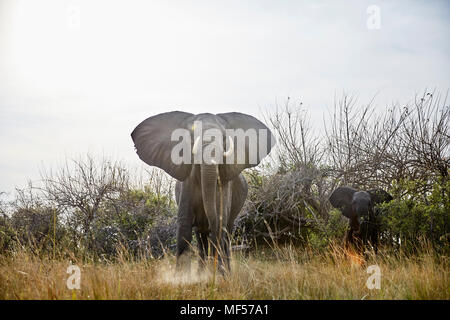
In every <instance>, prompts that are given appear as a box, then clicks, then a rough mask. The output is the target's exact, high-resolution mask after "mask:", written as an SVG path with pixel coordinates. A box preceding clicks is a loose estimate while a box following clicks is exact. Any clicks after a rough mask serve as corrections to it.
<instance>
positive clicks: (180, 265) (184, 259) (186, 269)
mask: <svg viewBox="0 0 450 320" xmlns="http://www.w3.org/2000/svg"><path fill="white" fill-rule="evenodd" d="M176 272H177V274H182V275H187V276H190V274H191V255H190V254H189V253H186V252H185V253H182V254H181V255H179V256H178V257H177V265H176Z"/></svg>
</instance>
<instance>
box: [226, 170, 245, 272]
mask: <svg viewBox="0 0 450 320" xmlns="http://www.w3.org/2000/svg"><path fill="white" fill-rule="evenodd" d="M230 192H231V205H230V214H229V216H228V221H227V226H226V231H225V232H224V233H225V236H224V239H223V251H224V255H223V264H224V267H225V269H226V270H227V271H229V272H230V271H231V264H230V261H231V237H232V232H233V228H234V220H235V219H236V217H237V216H238V215H239V212H241V209H242V207H243V206H244V202H245V199H246V198H247V193H248V185H247V181H245V178H244V176H243V175H242V174H240V175H239V176H237V177H236V178H234V179H233V181H232V182H231V190H230Z"/></svg>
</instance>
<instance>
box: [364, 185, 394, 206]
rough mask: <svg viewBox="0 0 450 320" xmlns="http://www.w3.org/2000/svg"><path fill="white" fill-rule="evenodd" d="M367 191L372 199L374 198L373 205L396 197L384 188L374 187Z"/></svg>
mask: <svg viewBox="0 0 450 320" xmlns="http://www.w3.org/2000/svg"><path fill="white" fill-rule="evenodd" d="M367 193H369V194H370V199H371V200H372V203H373V205H377V204H380V203H383V202H389V201H392V200H393V199H394V198H393V197H392V196H391V195H390V194H389V193H387V192H386V191H384V190H383V189H372V190H368V191H367Z"/></svg>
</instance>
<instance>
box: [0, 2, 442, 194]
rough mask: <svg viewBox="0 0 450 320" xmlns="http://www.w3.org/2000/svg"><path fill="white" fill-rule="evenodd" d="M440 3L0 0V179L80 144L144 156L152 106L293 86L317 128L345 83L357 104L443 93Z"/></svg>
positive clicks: (13, 178)
mask: <svg viewBox="0 0 450 320" xmlns="http://www.w3.org/2000/svg"><path fill="white" fill-rule="evenodd" d="M371 5H375V7H373V6H372V7H371V8H369V6H371ZM368 8H369V13H368ZM373 8H375V9H373ZM449 9H450V5H449V4H448V2H447V1H425V0H424V1H377V0H374V1H360V0H358V1H280V0H277V1H275V0H274V1H262V0H255V1H243V0H241V1H230V0H227V1H225V0H222V1H168V0H164V1H156V0H151V1H133V0H132V1H106V0H105V1H96V0H86V1H82V0H79V1H69V0H67V1H64V0H53V1H47V0H39V1H36V0H30V1H20V0H0V191H8V192H10V191H12V190H13V189H14V187H15V186H18V187H23V186H25V185H26V182H27V180H28V179H37V178H38V176H39V175H38V169H39V168H40V167H42V166H46V167H51V166H54V165H55V164H56V163H58V162H60V161H61V160H62V159H64V157H66V156H67V157H73V156H78V155H80V154H85V153H87V152H88V151H89V152H91V153H93V154H99V155H101V154H104V155H107V156H112V157H114V158H116V159H121V160H123V161H124V162H125V163H126V164H127V165H130V166H140V165H141V162H140V160H139V159H138V157H137V155H136V154H135V151H134V148H133V143H132V140H131V138H130V133H131V131H132V130H133V129H134V127H135V126H136V125H137V124H139V123H140V122H141V121H142V120H144V119H145V118H147V117H149V116H151V115H155V114H158V113H160V112H165V111H170V110H183V111H188V112H192V113H201V112H211V113H220V112H227V111H240V112H246V113H249V114H252V115H254V116H256V117H258V118H261V110H265V109H270V108H274V107H275V106H276V104H277V103H279V104H283V103H284V101H285V100H286V97H288V96H289V97H291V99H292V100H294V101H302V102H303V105H304V106H305V107H306V108H307V109H308V110H309V111H310V113H311V116H312V119H313V121H314V124H315V125H316V126H317V129H318V130H320V127H321V126H322V115H323V113H324V112H326V110H327V108H330V107H331V106H332V104H333V100H334V97H335V95H338V96H339V95H340V94H341V93H342V92H343V91H347V92H349V93H353V94H356V95H357V96H358V101H359V102H360V103H361V104H363V103H367V102H368V101H369V100H370V99H371V98H372V97H373V96H374V95H375V94H377V93H378V95H377V98H376V101H375V103H376V105H377V106H378V107H380V108H381V107H383V106H386V105H391V104H392V103H397V102H398V103H407V102H408V101H411V100H412V98H413V97H414V95H415V93H418V92H422V91H423V90H424V89H425V88H426V87H428V88H432V89H434V88H437V89H438V90H440V91H443V92H445V91H446V90H447V89H449V88H450V79H449V71H450V61H449V57H450V41H449V39H450V10H449ZM374 10H375V11H374ZM377 10H379V18H380V19H379V20H378V19H377V17H378V14H377ZM368 19H369V24H368ZM374 19H375V20H374ZM378 22H379V28H377V26H378ZM368 25H369V27H370V28H369V27H368Z"/></svg>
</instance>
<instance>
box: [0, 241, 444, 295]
mask: <svg viewBox="0 0 450 320" xmlns="http://www.w3.org/2000/svg"><path fill="white" fill-rule="evenodd" d="M70 264H74V265H77V266H79V267H80V270H81V282H80V284H81V289H80V290H75V289H72V290H69V289H68V288H67V285H66V281H67V279H68V277H69V276H70V274H68V273H67V268H68V266H69V265H70ZM375 264H376V265H378V266H379V268H380V271H381V283H380V289H372V290H369V289H368V288H367V286H366V281H367V279H368V278H369V277H370V274H368V273H367V267H368V266H369V265H375ZM174 265H175V259H174V257H173V256H168V257H166V258H165V259H162V260H152V259H150V260H145V259H141V260H133V259H130V258H129V257H128V255H126V254H123V255H121V257H120V258H119V259H117V261H115V262H95V263H94V262H89V261H87V262H86V261H85V262H82V261H81V260H79V261H77V260H76V259H74V258H73V259H72V261H70V260H69V259H51V258H42V257H38V256H36V255H34V254H31V253H29V252H27V251H25V250H19V251H18V252H17V253H15V254H13V255H10V256H0V299H449V298H450V283H449V269H448V257H446V256H436V255H435V254H432V253H431V251H430V250H425V249H424V250H422V252H421V253H419V254H417V255H414V256H410V257H408V256H406V255H404V254H398V253H397V254H392V253H391V254H388V253H386V252H384V253H383V252H381V253H379V254H378V255H377V256H374V255H369V256H368V257H366V259H365V260H361V259H360V258H358V257H355V256H353V255H350V254H349V253H348V252H344V251H343V249H341V248H340V247H338V246H333V247H331V249H329V250H328V251H327V252H325V253H321V254H319V253H317V252H315V251H314V250H305V249H302V250H300V249H295V248H292V247H283V248H277V249H275V250H267V249H266V250H258V252H256V253H250V254H248V255H244V254H241V253H235V254H234V257H233V261H232V268H233V271H232V273H231V275H230V276H228V277H227V278H223V277H221V276H217V277H215V278H214V276H213V275H212V274H211V273H208V274H206V273H203V274H202V275H198V273H197V272H196V267H195V266H196V263H195V262H194V263H193V271H192V275H191V277H189V278H187V277H175V276H174V271H173V269H174Z"/></svg>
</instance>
